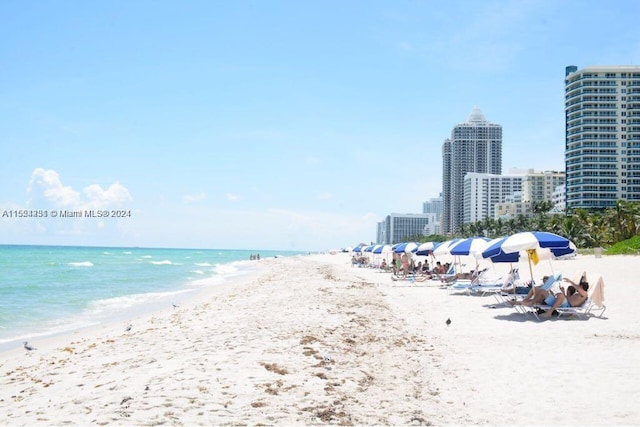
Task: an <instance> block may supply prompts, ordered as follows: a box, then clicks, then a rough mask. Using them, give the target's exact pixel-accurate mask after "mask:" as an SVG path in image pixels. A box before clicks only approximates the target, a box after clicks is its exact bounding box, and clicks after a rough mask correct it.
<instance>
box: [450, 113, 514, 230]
mask: <svg viewBox="0 0 640 427" xmlns="http://www.w3.org/2000/svg"><path fill="white" fill-rule="evenodd" d="M468 172H478V173H490V174H494V175H500V174H501V173H502V126H500V125H498V124H494V123H489V122H488V121H487V119H486V118H485V116H484V114H482V111H480V109H479V108H478V107H474V108H473V110H471V114H469V117H468V118H467V121H466V122H465V123H461V124H458V125H456V126H455V127H454V128H453V130H452V131H451V138H448V139H446V140H445V141H444V143H443V145H442V203H443V211H442V224H441V227H442V232H443V233H453V232H456V231H457V230H458V228H459V227H460V225H461V224H462V223H463V222H464V176H465V175H466V174H467V173H468Z"/></svg>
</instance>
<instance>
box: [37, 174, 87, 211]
mask: <svg viewBox="0 0 640 427" xmlns="http://www.w3.org/2000/svg"><path fill="white" fill-rule="evenodd" d="M39 190H40V191H41V192H42V194H43V195H44V197H45V198H46V199H47V200H48V201H50V202H51V203H53V204H54V206H56V207H69V208H73V207H76V206H77V205H78V204H79V203H80V193H78V192H77V191H75V190H74V189H73V188H71V187H69V186H65V185H63V184H62V182H61V181H60V175H58V172H56V171H54V170H52V169H49V170H44V169H42V168H37V169H35V170H34V171H33V173H32V174H31V180H30V181H29V186H28V187H27V192H29V193H34V194H35V193H37V192H38V191H39Z"/></svg>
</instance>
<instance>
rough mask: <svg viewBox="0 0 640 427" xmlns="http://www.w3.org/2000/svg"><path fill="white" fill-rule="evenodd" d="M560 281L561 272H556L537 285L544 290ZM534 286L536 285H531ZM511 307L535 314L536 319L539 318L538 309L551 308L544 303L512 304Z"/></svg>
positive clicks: (521, 311)
mask: <svg viewBox="0 0 640 427" xmlns="http://www.w3.org/2000/svg"><path fill="white" fill-rule="evenodd" d="M560 281H562V274H560V273H557V274H552V275H551V276H549V277H547V280H545V282H544V283H543V284H542V285H540V286H539V288H540V289H544V290H545V291H548V290H549V289H550V288H551V287H552V286H553V285H554V284H555V283H558V282H560ZM533 286H536V285H533ZM513 308H515V309H516V311H519V312H520V313H523V314H524V313H533V315H534V316H536V318H537V319H538V320H540V318H539V317H538V310H539V309H543V310H545V309H548V308H551V307H549V306H545V305H540V304H535V305H532V306H528V305H521V304H513Z"/></svg>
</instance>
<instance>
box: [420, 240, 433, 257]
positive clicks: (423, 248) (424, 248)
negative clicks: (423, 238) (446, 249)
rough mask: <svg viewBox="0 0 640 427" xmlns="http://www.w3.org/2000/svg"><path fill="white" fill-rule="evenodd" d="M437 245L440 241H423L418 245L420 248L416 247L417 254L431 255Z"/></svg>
mask: <svg viewBox="0 0 640 427" xmlns="http://www.w3.org/2000/svg"><path fill="white" fill-rule="evenodd" d="M436 247H438V242H426V243H422V244H421V245H420V246H418V249H416V255H423V256H424V255H430V254H432V253H433V250H434V249H435V248H436Z"/></svg>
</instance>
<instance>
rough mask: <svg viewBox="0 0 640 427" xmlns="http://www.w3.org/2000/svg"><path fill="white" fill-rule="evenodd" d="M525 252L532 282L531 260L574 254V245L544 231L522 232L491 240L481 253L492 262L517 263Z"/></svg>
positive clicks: (564, 238)
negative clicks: (522, 252) (545, 255)
mask: <svg viewBox="0 0 640 427" xmlns="http://www.w3.org/2000/svg"><path fill="white" fill-rule="evenodd" d="M521 251H526V254H527V259H528V261H529V273H530V274H531V280H533V269H532V267H531V262H532V260H534V261H536V262H537V260H538V259H540V257H541V256H542V257H544V255H543V254H549V256H561V255H567V254H570V253H572V252H575V245H573V243H572V242H571V241H570V240H569V239H567V238H566V237H562V236H560V235H558V234H554V233H549V232H546V231H523V232H521V233H516V234H513V235H511V236H507V237H504V238H502V239H497V240H493V241H492V242H491V243H490V244H489V245H488V247H487V248H486V249H485V250H484V251H482V257H483V258H491V260H492V261H493V262H517V261H518V260H519V259H520V252H521Z"/></svg>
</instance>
